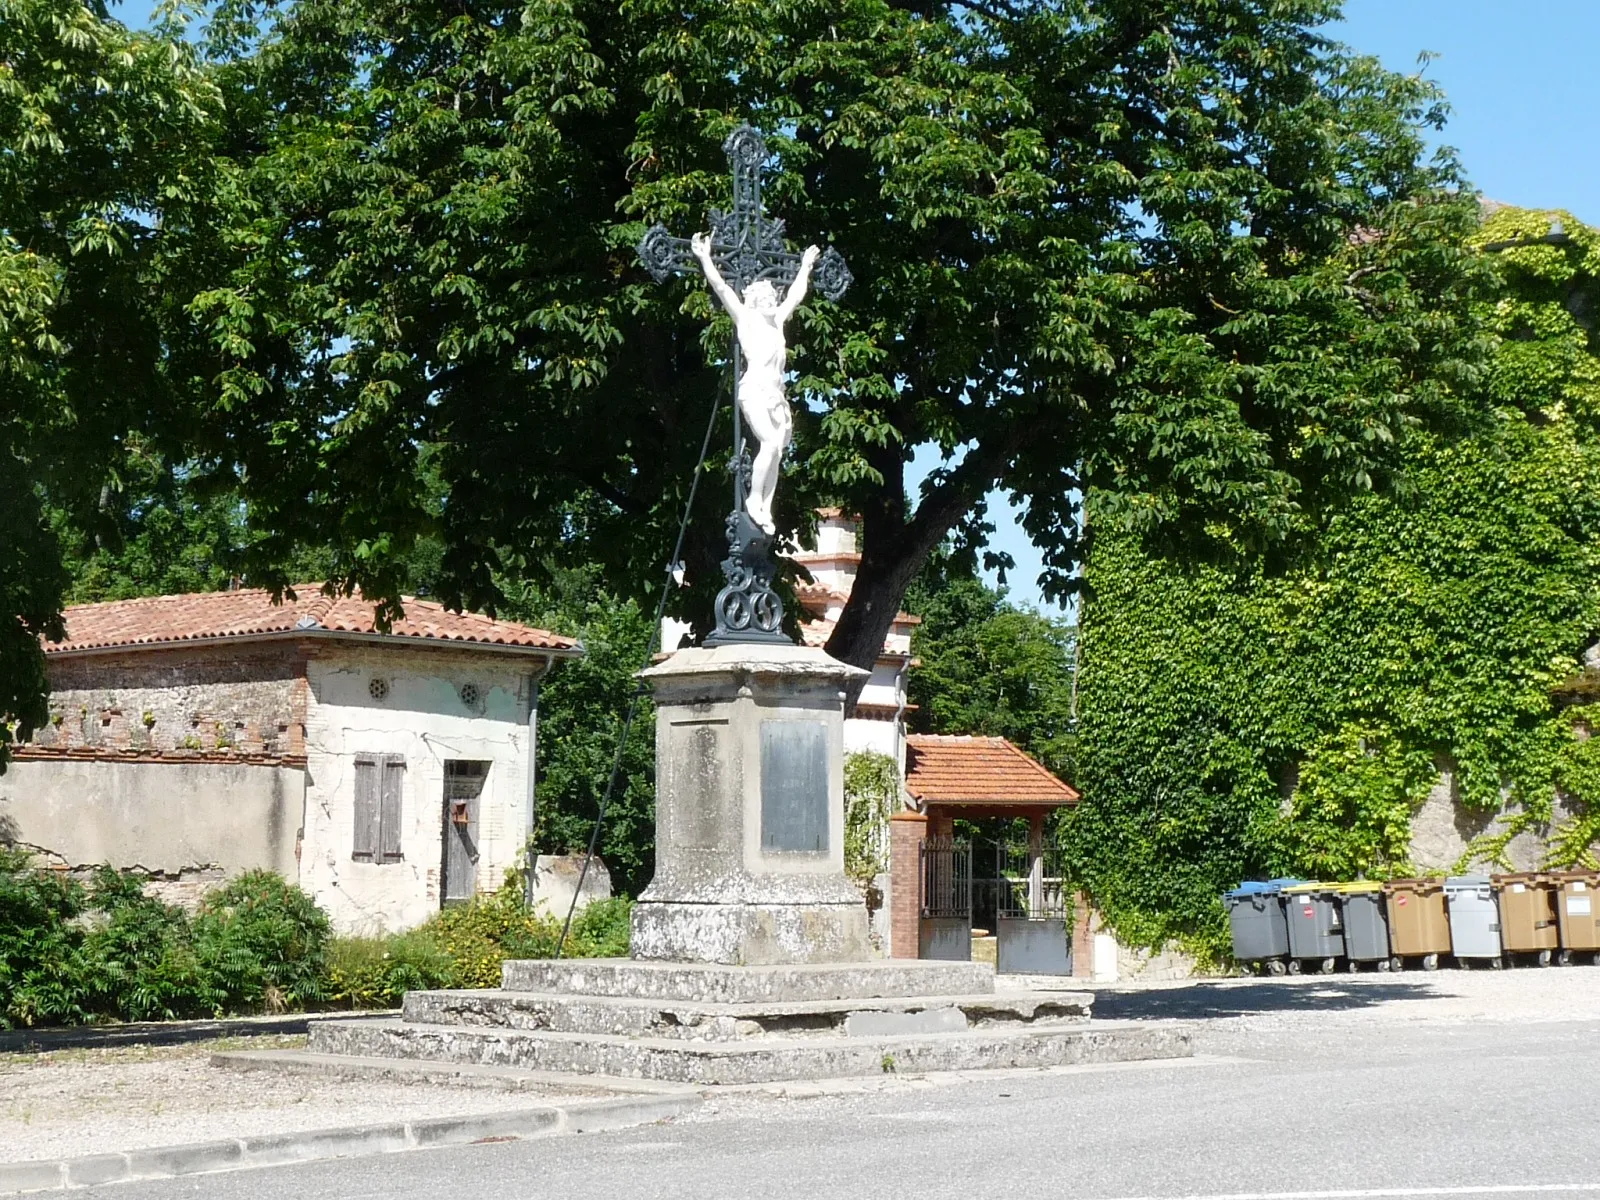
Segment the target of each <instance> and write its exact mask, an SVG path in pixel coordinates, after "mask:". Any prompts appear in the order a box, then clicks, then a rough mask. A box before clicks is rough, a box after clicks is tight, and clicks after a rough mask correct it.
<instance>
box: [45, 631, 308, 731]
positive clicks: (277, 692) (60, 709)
mask: <svg viewBox="0 0 1600 1200" xmlns="http://www.w3.org/2000/svg"><path fill="white" fill-rule="evenodd" d="M305 663H306V650H305V648H304V646H303V645H302V644H301V643H299V642H294V641H283V642H274V643H270V644H267V645H263V646H177V647H173V648H171V649H165V648H163V649H159V650H158V649H149V650H139V651H122V652H117V653H112V654H85V655H70V656H62V657H59V658H55V657H52V658H50V659H49V660H48V665H49V672H50V689H51V692H50V718H49V720H48V721H47V722H46V723H45V725H44V726H43V727H41V728H40V729H39V730H38V731H37V732H36V733H35V735H34V738H33V741H32V743H31V746H32V748H33V749H35V750H36V751H38V752H49V753H51V754H64V753H86V752H87V753H94V752H96V751H101V752H115V753H117V754H139V755H149V756H155V757H166V756H169V755H171V756H174V757H192V756H194V755H197V754H198V755H208V756H209V755H217V754H221V755H232V756H239V757H246V758H266V759H278V758H300V757H302V756H303V755H304V754H305V708H306V696H305ZM26 753H27V751H26V749H24V751H23V754H24V755H25V754H26Z"/></svg>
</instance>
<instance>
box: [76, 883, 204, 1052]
mask: <svg viewBox="0 0 1600 1200" xmlns="http://www.w3.org/2000/svg"><path fill="white" fill-rule="evenodd" d="M89 909H90V910H91V912H93V913H94V914H97V915H98V917H99V918H100V920H98V921H97V922H96V923H95V924H94V925H93V926H92V927H91V929H90V931H89V933H88V935H87V936H86V937H85V938H84V942H83V960H84V974H83V983H84V990H85V992H86V994H87V996H88V997H89V998H90V1002H91V1004H92V1006H93V1012H94V1013H95V1014H96V1015H98V1016H102V1017H112V1018H118V1019H121V1020H124V1021H171V1020H178V1019H181V1018H184V1017H199V1016H207V1015H211V1014H214V1013H217V1012H220V1011H221V1007H222V1006H221V1000H222V992H221V990H220V989H219V988H218V987H217V984H216V982H215V981H214V979H213V978H212V976H211V974H210V973H209V972H208V971H207V970H206V968H205V966H204V965H203V964H202V963H201V961H200V956H199V953H198V952H197V951H196V949H195V944H194V928H193V926H192V925H191V924H190V922H189V918H188V917H187V916H185V915H184V912H183V910H182V909H179V908H174V907H173V906H172V905H170V904H163V903H162V902H161V901H159V900H156V899H154V898H153V897H150V896H147V895H146V894H145V891H144V887H143V885H142V884H141V883H140V882H139V880H138V879H136V878H134V877H132V876H128V875H123V874H122V873H121V872H119V871H117V870H115V869H114V868H112V867H101V868H100V869H99V870H98V871H96V872H95V877H94V882H93V884H92V885H91V886H90V888H89Z"/></svg>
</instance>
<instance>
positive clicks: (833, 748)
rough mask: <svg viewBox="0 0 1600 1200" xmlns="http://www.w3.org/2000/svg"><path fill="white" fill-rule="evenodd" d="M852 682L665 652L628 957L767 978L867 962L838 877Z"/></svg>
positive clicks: (830, 669)
mask: <svg viewBox="0 0 1600 1200" xmlns="http://www.w3.org/2000/svg"><path fill="white" fill-rule="evenodd" d="M865 674H866V672H864V671H861V670H860V669H858V668H856V667H851V666H847V665H846V664H844V663H841V662H839V661H838V660H836V659H832V658H829V657H828V656H827V655H826V654H825V653H823V652H822V651H821V650H819V649H814V648H811V647H805V646H791V645H725V646H717V647H715V648H700V647H695V648H690V649H684V650H679V651H678V652H677V653H675V654H673V655H672V656H671V657H670V658H668V659H667V660H666V661H665V662H662V663H660V664H659V665H657V666H654V667H651V668H650V669H649V670H647V671H645V672H643V673H642V676H641V678H643V679H645V680H646V681H648V682H649V684H650V686H651V688H652V689H653V690H654V693H655V700H656V713H657V716H656V874H655V878H654V879H653V880H652V881H651V883H650V886H649V887H648V888H646V889H645V891H644V893H643V894H642V895H641V896H640V897H639V900H638V903H637V904H635V905H634V909H633V938H632V951H631V952H632V955H633V957H634V958H638V959H665V960H671V961H676V962H702V963H729V964H738V965H747V966H754V965H769V964H780V963H843V962H861V961H863V960H866V959H868V958H871V957H872V951H871V948H870V943H869V941H868V938H867V909H866V904H865V902H864V901H863V899H862V896H861V893H860V892H859V891H858V890H857V889H856V887H855V886H854V885H853V884H852V883H851V882H850V881H849V880H848V879H847V878H846V877H845V874H844V740H843V739H844V700H845V692H846V689H847V688H848V687H849V686H850V684H851V683H853V682H854V681H855V680H856V679H858V678H861V677H863V676H864V675H865Z"/></svg>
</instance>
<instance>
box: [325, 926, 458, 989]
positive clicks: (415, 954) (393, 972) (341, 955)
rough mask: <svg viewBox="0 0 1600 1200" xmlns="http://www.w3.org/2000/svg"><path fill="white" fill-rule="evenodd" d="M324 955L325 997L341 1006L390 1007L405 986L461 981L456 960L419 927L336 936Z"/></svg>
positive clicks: (449, 984) (446, 984) (430, 986)
mask: <svg viewBox="0 0 1600 1200" xmlns="http://www.w3.org/2000/svg"><path fill="white" fill-rule="evenodd" d="M326 961H327V971H328V999H329V1000H330V1001H331V1002H332V1003H333V1004H336V1005H339V1006H341V1007H345V1008H395V1007H398V1006H399V1004H400V998H401V997H402V996H404V995H405V994H406V993H407V992H410V991H422V990H427V989H433V988H450V987H458V986H460V985H459V984H458V983H457V982H456V979H457V975H456V964H455V961H454V960H453V959H452V958H451V957H450V955H449V954H447V953H446V952H445V950H444V948H443V947H442V946H440V945H439V944H438V943H437V942H436V941H434V939H433V937H432V936H431V935H430V934H427V933H425V932H423V931H422V930H411V931H409V932H407V933H395V934H390V935H388V936H387V937H336V938H333V939H331V940H330V941H329V942H328V949H327V960H326Z"/></svg>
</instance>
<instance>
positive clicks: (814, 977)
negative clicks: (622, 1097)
mask: <svg viewBox="0 0 1600 1200" xmlns="http://www.w3.org/2000/svg"><path fill="white" fill-rule="evenodd" d="M501 982H502V985H503V986H504V988H505V990H507V991H512V992H538V993H541V994H550V993H556V994H564V995H581V996H588V997H617V998H627V999H635V1000H684V1001H693V1002H696V1003H701V1004H755V1003H770V1002H773V1001H779V1002H785V1003H787V1002H794V1001H804V1000H878V999H889V998H904V999H911V998H915V997H918V996H975V995H984V994H988V993H991V992H993V991H994V968H993V967H991V966H988V965H987V964H985V963H973V962H934V961H928V960H921V959H885V960H880V961H876V962H866V963H806V964H800V965H793V966H764V967H742V966H727V965H723V964H720V963H683V962H652V961H650V960H648V959H634V958H590V959H544V958H540V959H520V960H513V961H510V962H507V963H506V964H505V967H504V969H503V970H502V972H501Z"/></svg>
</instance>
